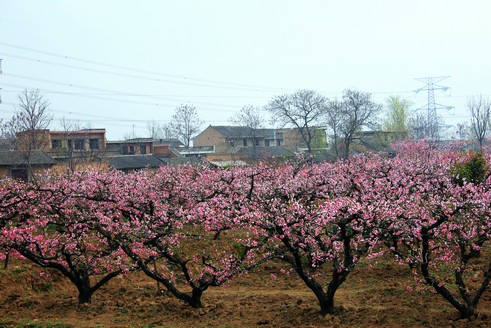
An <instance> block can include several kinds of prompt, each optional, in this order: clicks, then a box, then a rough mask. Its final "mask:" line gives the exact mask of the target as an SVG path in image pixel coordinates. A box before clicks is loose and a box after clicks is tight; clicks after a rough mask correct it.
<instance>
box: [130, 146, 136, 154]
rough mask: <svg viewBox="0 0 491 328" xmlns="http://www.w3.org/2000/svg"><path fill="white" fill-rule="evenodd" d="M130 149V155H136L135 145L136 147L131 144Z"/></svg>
mask: <svg viewBox="0 0 491 328" xmlns="http://www.w3.org/2000/svg"><path fill="white" fill-rule="evenodd" d="M129 149H130V150H129V152H128V153H129V154H130V155H135V147H134V146H130V147H129Z"/></svg>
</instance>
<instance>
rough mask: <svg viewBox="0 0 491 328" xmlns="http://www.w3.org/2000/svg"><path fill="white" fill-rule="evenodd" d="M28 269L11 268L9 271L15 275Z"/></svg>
mask: <svg viewBox="0 0 491 328" xmlns="http://www.w3.org/2000/svg"><path fill="white" fill-rule="evenodd" d="M26 271H27V269H26V268H15V269H13V270H11V271H10V272H9V274H12V275H14V274H21V273H22V272H26Z"/></svg>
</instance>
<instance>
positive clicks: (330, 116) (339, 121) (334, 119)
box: [324, 99, 345, 157]
mask: <svg viewBox="0 0 491 328" xmlns="http://www.w3.org/2000/svg"><path fill="white" fill-rule="evenodd" d="M344 115H345V104H344V102H343V101H340V100H338V99H334V100H331V101H329V105H328V106H327V109H326V111H325V113H324V121H325V123H326V125H327V127H328V128H329V130H330V140H331V148H332V149H333V150H334V154H335V155H336V157H340V153H339V152H340V150H339V143H340V142H341V139H342V138H341V129H342V126H343V122H344Z"/></svg>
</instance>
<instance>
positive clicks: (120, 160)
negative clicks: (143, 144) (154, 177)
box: [107, 155, 165, 170]
mask: <svg viewBox="0 0 491 328" xmlns="http://www.w3.org/2000/svg"><path fill="white" fill-rule="evenodd" d="M107 160H108V162H109V166H110V167H113V168H115V169H117V170H125V169H130V170H138V169H144V168H157V167H159V166H161V165H165V162H164V161H163V160H161V159H160V158H158V157H157V156H155V155H122V156H111V157H108V158H107Z"/></svg>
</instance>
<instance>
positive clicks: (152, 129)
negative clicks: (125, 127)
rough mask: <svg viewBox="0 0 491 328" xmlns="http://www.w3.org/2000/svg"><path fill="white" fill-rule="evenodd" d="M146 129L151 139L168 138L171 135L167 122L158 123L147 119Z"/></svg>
mask: <svg viewBox="0 0 491 328" xmlns="http://www.w3.org/2000/svg"><path fill="white" fill-rule="evenodd" d="M147 131H148V135H149V136H150V138H152V139H169V138H172V137H173V136H172V131H171V127H170V124H168V123H163V124H159V123H157V121H155V120H151V121H148V122H147Z"/></svg>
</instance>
